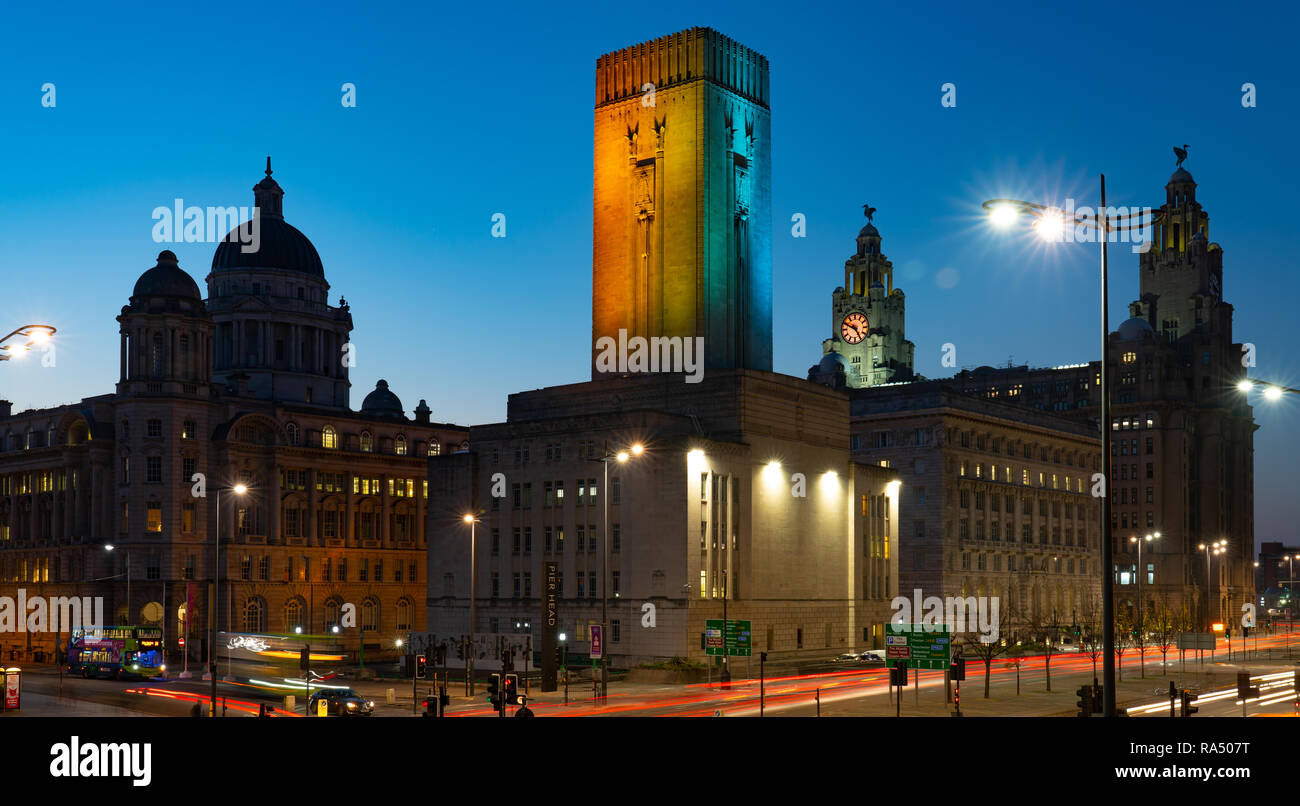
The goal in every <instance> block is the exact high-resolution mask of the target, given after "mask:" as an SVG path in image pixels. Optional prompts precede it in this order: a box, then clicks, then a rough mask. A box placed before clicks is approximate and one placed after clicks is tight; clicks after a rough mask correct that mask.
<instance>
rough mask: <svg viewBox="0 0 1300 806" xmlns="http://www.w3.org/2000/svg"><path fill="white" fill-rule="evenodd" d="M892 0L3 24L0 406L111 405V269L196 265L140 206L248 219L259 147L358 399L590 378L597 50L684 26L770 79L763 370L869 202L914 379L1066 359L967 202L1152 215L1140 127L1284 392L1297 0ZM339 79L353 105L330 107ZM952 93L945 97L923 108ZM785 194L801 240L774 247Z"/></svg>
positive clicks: (1127, 274)
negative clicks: (314, 274)
mask: <svg viewBox="0 0 1300 806" xmlns="http://www.w3.org/2000/svg"><path fill="white" fill-rule="evenodd" d="M837 5H838V4H837ZM901 5H902V4H869V5H868V4H862V5H858V6H856V7H853V8H849V7H844V6H841V7H836V6H829V7H814V6H813V5H812V4H807V3H803V4H789V3H780V4H778V3H760V2H750V3H744V4H734V5H733V4H711V8H709V9H708V10H703V9H701V8H700V7H699V4H697V3H676V2H665V3H659V4H655V7H654V8H653V10H650V9H646V8H643V7H641V6H637V7H635V8H633V7H629V6H625V5H620V4H608V3H601V4H591V5H589V6H587V7H583V8H578V9H575V10H557V9H556V8H554V7H552V6H550V5H549V4H547V5H542V4H538V5H528V6H525V5H514V4H509V3H497V4H493V5H491V6H485V7H484V8H483V9H467V8H460V9H456V10H444V9H436V8H420V9H415V10H412V9H406V8H402V7H399V6H390V5H387V4H376V3H372V4H367V5H365V6H364V7H361V8H358V7H357V6H356V5H354V4H347V5H341V4H331V3H328V2H325V3H312V4H303V5H301V6H300V7H296V8H293V7H291V8H289V9H277V10H267V9H266V8H264V7H263V6H262V5H261V4H247V5H245V4H235V3H232V4H222V5H221V6H219V7H212V8H210V9H205V10H203V11H197V10H191V8H190V7H187V6H183V5H177V4H175V3H168V4H158V5H157V6H154V7H152V8H149V9H148V10H146V11H136V12H132V13H131V14H130V15H129V16H128V15H126V14H121V13H113V12H110V11H108V10H105V9H104V8H102V7H100V6H98V5H90V4H79V3H67V4H61V5H60V6H59V11H58V14H57V15H56V14H54V12H52V11H51V12H45V11H43V10H33V7H31V6H24V7H22V8H16V9H9V10H7V11H6V17H7V20H6V25H5V28H6V34H7V36H6V37H5V43H4V48H3V49H0V68H2V69H0V110H2V112H0V146H2V147H3V153H4V156H5V161H4V165H3V168H2V169H0V191H2V192H0V278H2V279H3V284H2V285H0V289H2V290H0V329H3V331H4V332H7V331H8V330H9V329H11V328H12V327H16V326H17V325H19V324H25V323H28V322H42V323H49V324H53V325H55V326H56V327H58V328H59V338H58V352H57V365H56V366H55V367H54V368H42V367H39V366H36V365H35V364H34V362H28V363H26V364H19V363H18V362H8V363H7V364H6V365H4V366H2V367H0V396H3V397H5V398H8V399H10V400H12V401H13V402H14V404H15V409H16V410H22V409H26V408H30V407H39V406H49V405H56V404H60V403H67V402H72V401H75V400H78V399H80V398H82V397H86V396H90V395H97V394H106V393H110V392H112V390H113V384H114V382H115V381H116V379H117V377H118V335H117V323H116V322H115V321H114V317H115V316H116V315H117V314H118V312H119V311H120V309H121V307H122V305H124V304H126V302H127V298H128V296H129V295H130V292H131V287H132V285H133V284H134V282H135V280H136V278H137V277H138V276H139V275H140V273H141V272H143V271H144V270H145V269H147V268H149V267H151V266H153V265H154V259H155V257H156V256H157V254H158V252H159V251H161V250H162V249H172V250H173V251H175V252H176V253H177V255H178V256H179V257H180V262H181V267H182V268H183V269H186V270H187V271H189V272H190V274H191V275H192V276H194V278H195V279H196V280H197V281H198V282H199V283H200V285H201V286H202V285H203V279H204V277H205V276H206V275H207V272H208V268H209V266H210V263H211V259H212V253H213V251H214V248H215V246H214V244H212V243H169V244H159V243H155V242H154V240H153V237H152V231H153V225H154V221H153V219H152V211H153V209H154V208H155V207H159V206H166V207H170V206H172V205H173V203H174V200H175V199H176V198H181V199H184V201H185V204H186V205H198V206H202V207H207V206H217V205H220V206H228V205H244V206H251V205H252V190H251V188H252V186H253V184H254V183H255V182H257V181H258V180H259V179H261V177H262V170H263V167H264V163H265V159H266V156H267V155H268V154H270V155H271V156H272V159H273V164H274V168H275V179H276V180H277V181H278V182H279V183H280V184H281V186H282V187H283V188H284V190H285V199H284V212H285V219H286V220H287V221H288V222H289V223H291V224H293V225H294V226H296V227H298V228H299V229H301V230H302V231H303V232H304V233H305V234H306V235H307V236H308V237H309V238H311V239H312V241H313V242H314V243H315V245H316V247H317V249H318V250H319V252H320V255H321V259H322V260H323V262H324V265H325V272H326V278H327V279H328V280H329V282H330V283H331V286H332V290H331V303H333V304H337V300H338V296H339V295H340V294H341V295H343V296H345V297H347V299H348V302H349V303H350V304H351V307H352V314H353V317H354V321H355V325H356V329H355V331H354V333H353V338H354V343H355V344H356V345H357V362H358V363H357V366H356V367H355V368H354V369H353V370H352V381H353V405H354V406H356V405H359V403H360V399H361V397H362V396H364V394H365V393H366V392H367V391H369V390H370V389H372V388H373V387H374V382H375V381H376V380H377V379H379V378H386V379H387V380H388V381H389V383H390V384H391V387H392V389H393V391H394V392H396V393H397V394H398V395H399V396H400V397H401V398H402V401H403V403H404V405H405V407H406V409H407V410H408V413H409V411H410V409H412V408H414V406H415V405H416V403H417V402H418V400H419V399H420V398H426V399H427V400H428V402H429V405H430V406H431V407H432V409H433V416H434V418H435V419H437V420H443V421H452V422H458V423H462V424H466V425H471V424H478V423H485V422H494V421H499V420H501V419H504V416H505V404H506V395H508V394H509V393H511V392H514V391H519V390H524V389H531V388H535V387H541V386H548V385H553V384H558V383H569V382H574V381H581V380H585V379H586V378H587V377H588V375H589V367H590V352H589V351H590V338H591V305H590V293H591V181H592V179H591V169H592V151H591V134H592V106H593V99H594V87H593V82H594V69H595V60H596V57H597V56H599V55H600V54H602V53H605V52H608V51H611V50H615V49H617V48H620V47H623V46H626V45H629V44H633V43H636V42H640V41H643V40H647V39H651V38H653V37H656V36H661V35H664V34H668V33H671V32H673V31H677V30H681V29H684V28H687V27H690V26H693V25H704V26H711V27H714V28H717V29H718V30H720V31H722V32H723V33H725V34H727V35H728V36H730V37H732V38H734V39H736V40H738V41H740V42H741V43H743V44H745V45H748V46H749V47H752V48H754V49H756V50H758V51H759V52H761V53H763V54H765V55H766V56H767V57H768V58H769V60H770V64H771V82H772V92H771V97H772V138H773V149H772V154H773V157H772V160H773V164H772V183H773V211H774V219H775V220H774V232H775V238H774V253H773V266H774V276H775V288H774V297H775V303H774V318H775V322H774V332H775V369H776V370H777V371H779V372H785V373H789V374H791V375H797V376H800V377H802V376H804V375H805V374H806V373H807V371H808V368H809V366H811V365H812V364H814V363H816V361H817V360H818V359H819V358H820V355H821V347H820V342H821V340H822V339H823V338H826V337H828V336H829V335H830V327H831V323H830V315H829V305H830V294H831V291H832V289H834V288H835V287H836V286H837V285H840V284H841V283H842V282H843V263H844V260H845V258H847V257H848V256H849V254H850V253H851V252H852V250H853V237H854V235H855V234H856V232H857V230H858V228H859V227H860V226H861V224H862V207H861V206H862V204H863V203H867V202H869V203H870V204H871V205H872V206H874V207H877V208H878V212H877V213H876V217H875V223H876V225H877V226H878V227H879V229H880V231H881V233H882V236H883V238H884V241H883V251H884V252H885V254H886V255H887V256H889V258H890V259H891V260H892V261H893V262H894V265H895V267H896V277H895V282H896V284H897V285H898V286H899V287H901V288H902V289H903V290H904V291H905V292H906V293H907V305H908V319H907V336H908V338H909V339H911V340H912V341H913V342H915V344H916V369H917V371H918V372H921V373H923V374H925V375H928V376H931V377H937V376H941V375H944V374H951V370H945V369H943V368H942V367H941V366H940V363H939V360H940V345H942V344H943V343H945V342H952V343H953V344H955V345H956V347H957V361H958V364H959V365H961V366H963V367H974V366H978V365H981V364H1005V363H1006V362H1007V361H1008V360H1012V361H1014V362H1015V363H1017V364H1020V363H1028V364H1030V365H1034V366H1052V365H1057V364H1067V363H1079V362H1084V361H1088V360H1091V359H1095V358H1097V357H1098V355H1099V352H1100V350H1099V345H1098V341H1099V338H1098V333H1097V329H1098V313H1097V299H1098V288H1097V250H1096V247H1095V245H1091V244H1056V245H1051V246H1045V245H1041V244H1039V243H1037V242H1034V241H1032V240H1031V239H1029V238H1025V237H1021V236H1018V235H1014V234H1013V235H1008V234H1005V233H998V232H995V231H992V230H991V229H990V228H989V227H988V226H987V225H986V223H985V222H984V220H983V218H982V217H981V215H980V207H979V205H980V202H982V201H983V200H985V199H988V198H992V197H1001V196H1013V197H1018V198H1027V199H1032V200H1037V201H1043V202H1055V203H1064V201H1065V199H1067V198H1073V199H1075V200H1076V204H1080V205H1083V204H1092V203H1094V202H1095V200H1096V193H1097V174H1098V173H1099V172H1102V171H1104V172H1105V173H1106V177H1107V188H1108V191H1109V196H1110V201H1111V203H1112V204H1115V205H1121V204H1123V205H1150V206H1152V207H1158V206H1160V205H1161V204H1162V203H1163V202H1164V184H1165V182H1166V181H1167V180H1168V177H1169V174H1170V173H1171V172H1172V171H1173V170H1174V155H1173V152H1172V149H1171V146H1173V145H1180V146H1181V145H1182V144H1183V143H1189V144H1190V145H1191V147H1190V149H1189V154H1190V155H1189V157H1188V160H1187V162H1186V164H1185V167H1186V168H1187V169H1188V170H1189V171H1191V173H1192V174H1193V176H1195V178H1196V180H1197V182H1198V183H1199V187H1198V190H1197V197H1198V200H1199V201H1200V202H1201V203H1202V204H1203V205H1204V207H1205V209H1206V210H1207V211H1208V212H1209V215H1210V240H1211V241H1216V242H1218V243H1219V244H1221V245H1222V247H1223V249H1224V297H1225V298H1226V299H1227V300H1228V301H1229V302H1231V303H1232V304H1233V305H1234V306H1235V308H1236V314H1235V324H1234V338H1235V339H1236V340H1238V341H1248V342H1252V343H1254V344H1255V345H1256V348H1257V351H1258V353H1257V357H1258V366H1257V367H1256V368H1254V369H1253V370H1251V373H1250V374H1251V375H1252V377H1258V378H1262V379H1266V380H1276V381H1280V382H1283V383H1286V384H1288V385H1291V386H1297V385H1300V360H1297V356H1296V354H1295V347H1296V344H1297V339H1296V337H1295V334H1294V332H1293V331H1292V330H1290V329H1289V327H1288V322H1289V321H1290V320H1289V319H1288V313H1287V312H1288V311H1293V310H1294V308H1295V305H1296V303H1297V301H1300V279H1297V271H1296V270H1297V268H1300V267H1297V252H1296V248H1295V243H1294V241H1295V233H1296V227H1295V224H1294V215H1295V214H1294V212H1293V208H1292V197H1293V196H1294V195H1295V194H1296V193H1297V182H1296V167H1295V164H1294V162H1295V161H1294V158H1293V157H1292V154H1291V150H1292V148H1293V147H1294V142H1295V138H1294V132H1295V130H1296V126H1297V111H1296V110H1297V109H1298V108H1300V97H1298V96H1300V88H1298V87H1297V85H1296V82H1295V76H1296V75H1297V64H1296V58H1295V55H1294V53H1295V49H1294V43H1293V40H1292V37H1293V35H1294V31H1295V30H1296V23H1297V21H1298V20H1297V17H1298V16H1300V14H1297V12H1296V11H1295V10H1294V9H1291V10H1282V9H1281V8H1280V7H1279V8H1278V9H1276V10H1273V11H1269V12H1260V11H1246V10H1242V9H1233V10H1232V11H1231V12H1224V11H1222V10H1216V5H1213V4H1208V3H1207V4H1196V3H1180V4H1177V5H1176V6H1170V5H1167V4H1162V5H1153V6H1152V7H1151V8H1150V10H1137V9H1134V8H1131V7H1127V6H1117V7H1115V8H1113V9H1111V10H1105V9H1102V8H1101V7H1098V8H1096V9H1093V8H1092V7H1082V6H1076V7H1067V6H1061V7H1060V8H1052V9H1048V8H1045V7H1043V6H1042V5H1041V4H1030V3H1025V4H1020V3H1000V4H997V5H996V6H995V7H992V9H994V10H990V9H989V8H977V7H975V6H974V5H973V4H965V3H961V4H957V3H953V4H946V3H939V4H929V5H926V6H924V7H918V8H904V7H900V6H901ZM78 6H83V7H80V8H79V7H78ZM1218 8H1220V9H1221V8H1222V6H1221V4H1218ZM46 82H51V83H53V84H54V85H55V99H56V106H55V107H54V108H44V107H42V104H41V99H42V89H41V88H42V85H43V84H45V83H46ZM348 82H350V83H352V84H354V85H355V86H356V99H357V105H356V107H355V108H344V107H343V106H342V104H341V103H340V98H341V97H342V91H341V86H342V85H343V84H344V83H348ZM949 82H951V83H952V84H954V85H955V87H956V102H957V105H956V107H954V108H944V107H942V106H941V105H940V100H941V96H942V91H941V86H942V85H943V84H945V83H949ZM1245 83H1252V84H1254V85H1255V87H1256V102H1257V106H1255V107H1254V108H1244V107H1243V106H1242V95H1243V91H1242V85H1243V84H1245ZM495 213H504V214H505V216H506V222H507V237H505V238H502V239H494V238H492V237H491V229H492V216H493V215H494V214H495ZM796 213H802V214H803V215H804V216H805V217H806V220H807V237H806V238H794V237H791V234H790V218H791V216H792V215H794V214H796ZM217 237H219V234H218V236H217ZM1111 255H1112V261H1111V266H1112V287H1111V301H1112V309H1111V312H1110V314H1111V323H1112V327H1113V326H1116V325H1118V324H1119V322H1121V321H1123V319H1125V318H1127V313H1126V311H1127V304H1128V302H1130V301H1131V300H1132V299H1133V298H1134V297H1135V296H1136V294H1137V285H1138V279H1137V257H1136V256H1135V255H1132V254H1129V253H1128V248H1127V247H1126V246H1122V245H1121V246H1119V247H1116V248H1114V249H1113V250H1112V252H1111ZM1255 413H1256V418H1257V423H1258V424H1259V426H1260V430H1259V431H1258V432H1257V433H1256V465H1255V479H1256V481H1255V500H1256V519H1257V524H1256V538H1257V540H1286V541H1289V542H1292V543H1294V542H1296V540H1297V538H1296V534H1295V529H1294V524H1295V523H1296V522H1297V521H1300V496H1296V495H1295V494H1294V492H1293V489H1292V488H1293V486H1294V484H1293V480H1294V475H1295V474H1294V470H1293V465H1294V457H1295V456H1296V454H1297V453H1298V452H1300V407H1298V403H1297V401H1296V400H1295V399H1284V400H1282V401H1280V402H1278V403H1266V402H1263V401H1262V400H1260V401H1258V402H1257V405H1256V408H1255Z"/></svg>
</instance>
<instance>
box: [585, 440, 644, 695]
mask: <svg viewBox="0 0 1300 806" xmlns="http://www.w3.org/2000/svg"><path fill="white" fill-rule="evenodd" d="M644 452H645V446H644V445H642V444H641V443H639V442H638V443H636V444H634V445H631V446H630V447H628V448H625V449H623V450H619V451H616V452H613V453H611V452H610V450H609V443H608V442H606V443H605V450H604V452H603V453H602V455H601V456H600V458H598V459H590V458H589V459H588V461H590V462H600V463H601V464H602V465H604V470H605V480H604V497H605V501H604V507H603V511H604V514H603V518H602V520H603V523H602V526H601V529H602V531H603V532H604V540H603V541H602V542H603V543H604V547H603V549H604V550H603V551H602V552H601V558H600V585H601V591H600V644H601V645H600V699H601V701H602V702H603V701H604V699H605V696H606V694H607V693H608V690H609V689H608V686H609V634H608V633H609V543H610V529H609V463H610V462H618V463H619V464H623V463H624V462H626V461H627V460H628V459H630V458H632V457H633V456H640V455H641V454H642V453H644Z"/></svg>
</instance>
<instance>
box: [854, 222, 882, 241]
mask: <svg viewBox="0 0 1300 806" xmlns="http://www.w3.org/2000/svg"><path fill="white" fill-rule="evenodd" d="M858 237H859V238H867V237H871V238H879V237H880V230H878V229H876V225H875V224H872V223H871V222H870V221H868V222H867V225H866V226H865V227H863V228H862V229H860V230H858Z"/></svg>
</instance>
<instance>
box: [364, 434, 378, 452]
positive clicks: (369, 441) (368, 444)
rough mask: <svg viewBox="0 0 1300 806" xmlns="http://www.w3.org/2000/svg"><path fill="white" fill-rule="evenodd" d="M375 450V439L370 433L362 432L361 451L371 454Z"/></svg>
mask: <svg viewBox="0 0 1300 806" xmlns="http://www.w3.org/2000/svg"><path fill="white" fill-rule="evenodd" d="M374 449H375V438H374V437H372V436H371V435H370V432H369V431H362V432H361V450H363V451H365V452H366V453H371V452H372V451H374Z"/></svg>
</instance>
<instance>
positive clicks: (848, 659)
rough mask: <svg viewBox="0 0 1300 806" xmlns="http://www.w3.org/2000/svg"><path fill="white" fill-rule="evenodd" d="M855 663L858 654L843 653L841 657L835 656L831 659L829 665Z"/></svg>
mask: <svg viewBox="0 0 1300 806" xmlns="http://www.w3.org/2000/svg"><path fill="white" fill-rule="evenodd" d="M857 662H858V653H856V652H845V653H844V654H843V655H836V656H835V657H833V658H831V663H857Z"/></svg>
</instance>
